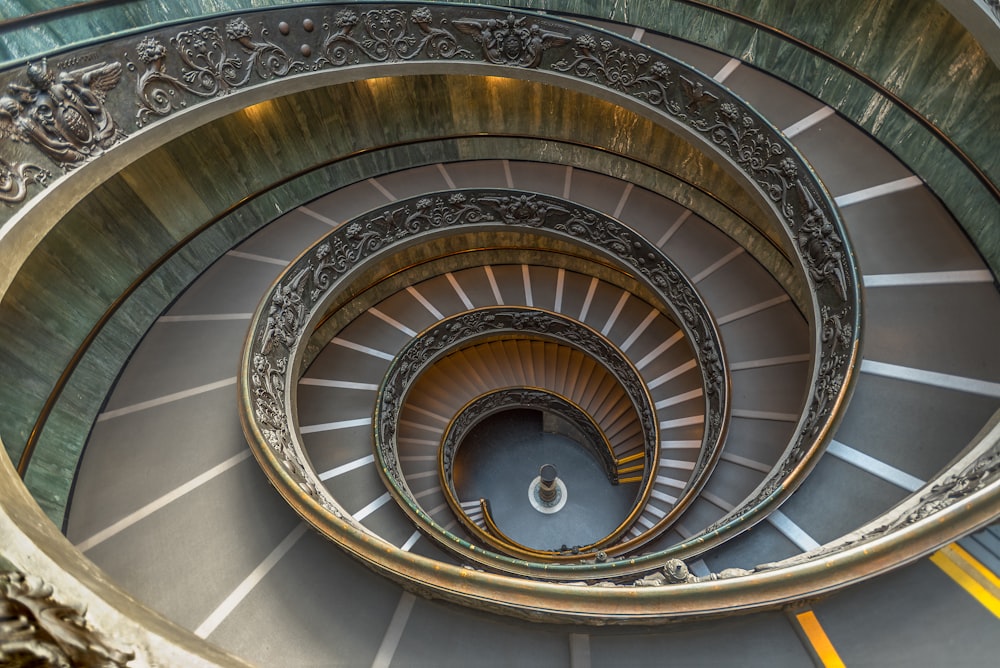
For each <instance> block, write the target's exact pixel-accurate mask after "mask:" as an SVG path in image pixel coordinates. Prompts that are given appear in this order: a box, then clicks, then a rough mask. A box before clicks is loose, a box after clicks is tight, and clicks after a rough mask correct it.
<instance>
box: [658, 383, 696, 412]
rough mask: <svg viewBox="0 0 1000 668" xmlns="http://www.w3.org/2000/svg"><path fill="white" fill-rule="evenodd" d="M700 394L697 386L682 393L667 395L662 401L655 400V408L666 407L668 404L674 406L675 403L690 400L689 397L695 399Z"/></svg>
mask: <svg viewBox="0 0 1000 668" xmlns="http://www.w3.org/2000/svg"><path fill="white" fill-rule="evenodd" d="M701 395H702V389H701V388H700V387H699V388H697V389H694V390H691V391H690V392H684V393H683V394H676V395H674V396H672V397H667V398H666V399H663V400H662V401H657V402H656V408H657V409H660V408H667V407H668V406H674V405H676V404H680V403H684V402H685V401H690V400H691V399H697V398H698V397H700V396H701Z"/></svg>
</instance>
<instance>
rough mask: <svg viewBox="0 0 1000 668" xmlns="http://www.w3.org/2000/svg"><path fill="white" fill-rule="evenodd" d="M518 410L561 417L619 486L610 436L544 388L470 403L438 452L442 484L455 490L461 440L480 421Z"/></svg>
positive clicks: (521, 389) (515, 390)
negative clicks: (454, 475) (457, 458)
mask: <svg viewBox="0 0 1000 668" xmlns="http://www.w3.org/2000/svg"><path fill="white" fill-rule="evenodd" d="M515 408H531V409H534V410H537V411H539V412H542V413H549V414H551V415H555V416H557V417H559V418H560V419H561V420H563V421H564V422H566V423H568V424H570V425H572V427H573V429H575V430H576V431H577V432H579V434H580V438H578V439H574V440H576V441H577V442H578V443H579V444H580V445H581V446H583V447H584V448H585V449H587V450H589V451H590V452H591V453H593V455H594V457H595V458H596V459H597V461H599V462H600V463H601V466H602V467H603V468H604V472H605V474H606V475H607V477H608V482H610V483H611V484H612V485H617V484H618V482H619V480H618V470H619V466H620V463H619V459H617V458H616V457H615V451H614V448H613V446H612V445H611V442H610V441H609V440H608V437H607V435H606V434H605V433H604V431H603V430H602V429H601V427H600V425H598V424H597V422H595V421H594V418H593V417H592V416H591V415H590V414H589V413H587V411H585V410H583V408H581V407H580V406H579V405H578V404H577V403H575V402H574V401H572V400H571V399H569V398H567V397H566V396H564V395H562V394H559V393H557V392H553V391H552V390H550V389H546V388H542V387H513V388H502V389H497V390H492V391H490V392H486V393H484V394H482V395H480V396H478V397H475V398H474V399H472V400H471V401H469V402H467V403H466V404H465V405H464V406H462V408H461V409H459V411H458V413H456V414H455V416H454V417H453V418H452V419H451V421H450V422H448V426H447V427H446V428H445V431H444V438H442V439H441V447H440V449H439V450H438V463H439V466H440V469H441V481H442V484H443V485H446V486H447V487H449V488H450V489H451V491H452V492H454V491H455V485H454V479H453V467H454V464H455V457H456V455H457V454H458V450H459V448H460V447H461V445H462V441H463V440H464V439H465V437H466V436H468V435H469V432H470V431H472V430H473V429H474V428H475V427H476V426H477V425H478V424H479V423H480V422H482V421H483V420H485V419H486V418H488V417H491V416H493V415H495V414H497V413H499V412H502V411H508V410H512V409H515ZM404 410H405V406H404ZM640 455H641V461H644V460H645V455H646V453H645V452H642V453H640Z"/></svg>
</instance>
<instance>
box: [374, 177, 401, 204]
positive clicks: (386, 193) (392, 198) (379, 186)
mask: <svg viewBox="0 0 1000 668" xmlns="http://www.w3.org/2000/svg"><path fill="white" fill-rule="evenodd" d="M368 183H370V184H372V185H373V186H374V187H375V190H377V191H379V192H380V193H382V195H383V196H384V197H385V198H386V199H387V200H389V201H390V202H395V201H396V200H397V199H399V198H398V197H396V196H395V195H393V194H392V193H391V192H389V191H388V190H387V189H386V187H385V186H384V185H382V184H381V183H379V182H378V181H376V180H375V179H368Z"/></svg>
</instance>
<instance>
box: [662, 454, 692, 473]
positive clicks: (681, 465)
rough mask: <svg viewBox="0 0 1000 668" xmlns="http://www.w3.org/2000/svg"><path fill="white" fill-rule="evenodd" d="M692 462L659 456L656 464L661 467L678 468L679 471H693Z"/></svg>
mask: <svg viewBox="0 0 1000 668" xmlns="http://www.w3.org/2000/svg"><path fill="white" fill-rule="evenodd" d="M694 464H695V463H694V462H688V461H684V460H683V459H666V458H663V457H661V458H660V461H659V462H657V464H656V465H657V466H658V467H659V468H661V469H678V470H681V471H693V470H694Z"/></svg>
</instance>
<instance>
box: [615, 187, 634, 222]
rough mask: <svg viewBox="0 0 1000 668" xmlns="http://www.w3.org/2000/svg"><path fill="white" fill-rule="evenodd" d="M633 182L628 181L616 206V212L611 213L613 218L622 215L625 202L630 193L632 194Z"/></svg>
mask: <svg viewBox="0 0 1000 668" xmlns="http://www.w3.org/2000/svg"><path fill="white" fill-rule="evenodd" d="M632 187H633V186H632V184H631V183H626V184H625V190H624V191H623V192H622V196H621V198H620V199H619V200H618V205H617V206H616V207H615V212H614V213H613V214H611V216H612V218H617V217H618V216H620V215H622V211H624V210H625V202H627V201H628V197H629V195H631V194H632Z"/></svg>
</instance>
